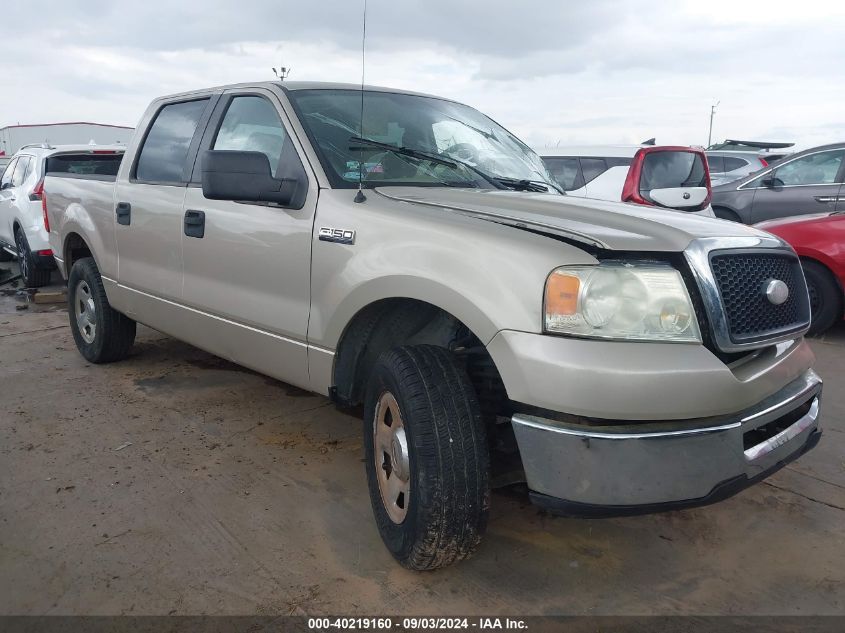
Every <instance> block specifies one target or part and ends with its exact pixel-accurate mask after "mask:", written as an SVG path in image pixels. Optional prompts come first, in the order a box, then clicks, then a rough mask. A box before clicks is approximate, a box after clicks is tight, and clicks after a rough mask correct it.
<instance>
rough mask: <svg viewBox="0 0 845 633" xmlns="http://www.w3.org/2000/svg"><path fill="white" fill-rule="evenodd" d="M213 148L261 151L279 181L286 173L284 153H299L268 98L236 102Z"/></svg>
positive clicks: (221, 126)
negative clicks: (283, 162)
mask: <svg viewBox="0 0 845 633" xmlns="http://www.w3.org/2000/svg"><path fill="white" fill-rule="evenodd" d="M211 149H224V150H225V149H228V150H239V151H244V152H246V151H248V152H261V153H262V154H264V155H265V156H267V159H268V160H269V161H270V168H271V169H272V171H273V176H275V177H276V178H279V177H281V175H282V172H283V164H282V155H283V153H284V154H290V153H291V152H293V153H294V154H295V150H294V149H293V146H292V145H291V143H290V141H289V140H288V137H287V134H286V133H285V128H284V127H283V126H282V121H281V119H280V118H279V114H278V112H276V109H275V108H274V107H273V105H272V104H271V103H270V102H269V101H268V100H267V99H265V98H263V97H256V96H243V97H235V98H234V99H232V101H231V103H230V104H229V107H228V108H227V109H226V115H225V116H224V117H223V122H222V123H221V124H220V129H219V130H218V132H217V138H216V139H215V140H214V145H213V146H212V148H211Z"/></svg>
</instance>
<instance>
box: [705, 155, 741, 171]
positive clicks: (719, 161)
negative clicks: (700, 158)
mask: <svg viewBox="0 0 845 633" xmlns="http://www.w3.org/2000/svg"><path fill="white" fill-rule="evenodd" d="M729 160H734V159H732V158H727V159H726V158H724V157H722V156H707V166H708V167H709V168H710V173H711V174H723V173H725V171H726V170H727V161H729ZM731 169H736V167H732V168H731Z"/></svg>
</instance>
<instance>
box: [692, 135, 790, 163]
mask: <svg viewBox="0 0 845 633" xmlns="http://www.w3.org/2000/svg"><path fill="white" fill-rule="evenodd" d="M794 146H795V143H770V142H768V141H737V140H734V139H730V138H729V139H725V141H724V142H723V143H714V144H713V145H711V146H710V147H708V148H707V152H708V153H709V152H711V151H717V152H742V153H751V154H754V155H755V156H757V157H758V158H762V159H763V160H765V161H766V162H767V163H773V162H775V161H776V160H780V159H781V158H784V157H785V156H789V155H790V154H792V150H790V149H789V148H791V147H794Z"/></svg>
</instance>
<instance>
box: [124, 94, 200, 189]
mask: <svg viewBox="0 0 845 633" xmlns="http://www.w3.org/2000/svg"><path fill="white" fill-rule="evenodd" d="M207 104H208V99H199V100H197V101H185V102H182V103H171V104H170V105H166V106H164V107H163V108H162V109H161V110H159V113H158V115H157V116H156V118H155V121H153V124H152V126H151V127H150V130H149V132H148V133H147V138H146V139H145V140H144V145H143V147H142V148H141V153H140V155H139V156H138V164H137V166H136V168H135V178H137V179H138V180H145V181H148V182H160V183H181V182H184V179H183V178H182V172H183V170H184V169H185V161H186V160H187V158H188V148H189V147H190V145H191V139H193V137H194V132H196V129H197V125H198V124H199V120H200V118H201V117H202V114H203V112H204V111H205V107H206V105H207Z"/></svg>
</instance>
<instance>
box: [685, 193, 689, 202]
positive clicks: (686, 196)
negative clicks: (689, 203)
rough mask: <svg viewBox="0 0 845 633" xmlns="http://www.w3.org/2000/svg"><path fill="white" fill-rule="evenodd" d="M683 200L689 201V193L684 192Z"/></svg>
mask: <svg viewBox="0 0 845 633" xmlns="http://www.w3.org/2000/svg"><path fill="white" fill-rule="evenodd" d="M684 200H689V191H684Z"/></svg>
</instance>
